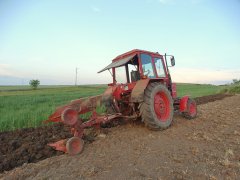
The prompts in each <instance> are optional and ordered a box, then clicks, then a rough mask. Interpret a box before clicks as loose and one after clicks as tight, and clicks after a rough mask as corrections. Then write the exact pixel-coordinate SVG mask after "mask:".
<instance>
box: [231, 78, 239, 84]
mask: <svg viewBox="0 0 240 180" xmlns="http://www.w3.org/2000/svg"><path fill="white" fill-rule="evenodd" d="M239 83H240V79H233V82H232V84H239Z"/></svg>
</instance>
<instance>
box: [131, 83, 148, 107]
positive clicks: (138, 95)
mask: <svg viewBox="0 0 240 180" xmlns="http://www.w3.org/2000/svg"><path fill="white" fill-rule="evenodd" d="M149 81H150V79H141V80H139V81H137V83H136V85H135V87H134V88H133V90H132V93H131V99H130V101H131V102H138V103H139V102H143V98H144V90H145V89H146V87H147V85H148V83H149Z"/></svg>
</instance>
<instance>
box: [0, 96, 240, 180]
mask: <svg viewBox="0 0 240 180" xmlns="http://www.w3.org/2000/svg"><path fill="white" fill-rule="evenodd" d="M198 111H199V114H198V117H197V118H196V119H195V120H192V121H189V120H186V119H184V118H182V117H181V116H180V115H175V118H174V123H173V125H172V126H171V127H170V128H169V129H167V130H164V131H150V130H148V129H147V128H145V127H144V126H143V124H142V123H128V124H125V125H121V126H117V127H113V128H109V129H107V130H106V129H105V131H104V132H102V133H100V134H99V135H98V136H97V137H96V141H94V142H93V143H91V144H89V143H86V145H85V149H84V151H83V153H82V154H80V155H76V156H69V155H60V156H55V157H51V158H48V159H45V160H43V161H40V162H38V163H30V164H24V165H23V166H21V167H18V168H15V169H14V170H11V171H8V172H4V173H2V174H0V178H1V179H33V178H35V179H51V178H52V179H70V178H71V179H212V180H213V179H240V95H235V96H232V97H227V98H225V99H223V100H220V101H215V102H210V103H207V104H203V105H200V106H198ZM1 145H2V143H1ZM40 151H41V150H39V152H40ZM1 162H2V161H1Z"/></svg>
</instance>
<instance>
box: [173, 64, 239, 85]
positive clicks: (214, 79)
mask: <svg viewBox="0 0 240 180" xmlns="http://www.w3.org/2000/svg"><path fill="white" fill-rule="evenodd" d="M170 71H171V74H172V79H173V81H175V82H184V83H200V84H216V85H218V84H225V83H227V82H231V81H232V79H234V78H235V79H236V78H237V79H238V78H239V77H240V70H236V69H230V70H212V69H200V68H199V69H198V68H177V67H175V68H173V69H170Z"/></svg>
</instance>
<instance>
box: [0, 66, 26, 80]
mask: <svg viewBox="0 0 240 180" xmlns="http://www.w3.org/2000/svg"><path fill="white" fill-rule="evenodd" d="M0 76H9V77H17V78H23V77H26V76H28V74H27V73H26V72H22V71H18V70H15V69H14V68H13V67H12V65H10V64H0Z"/></svg>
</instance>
